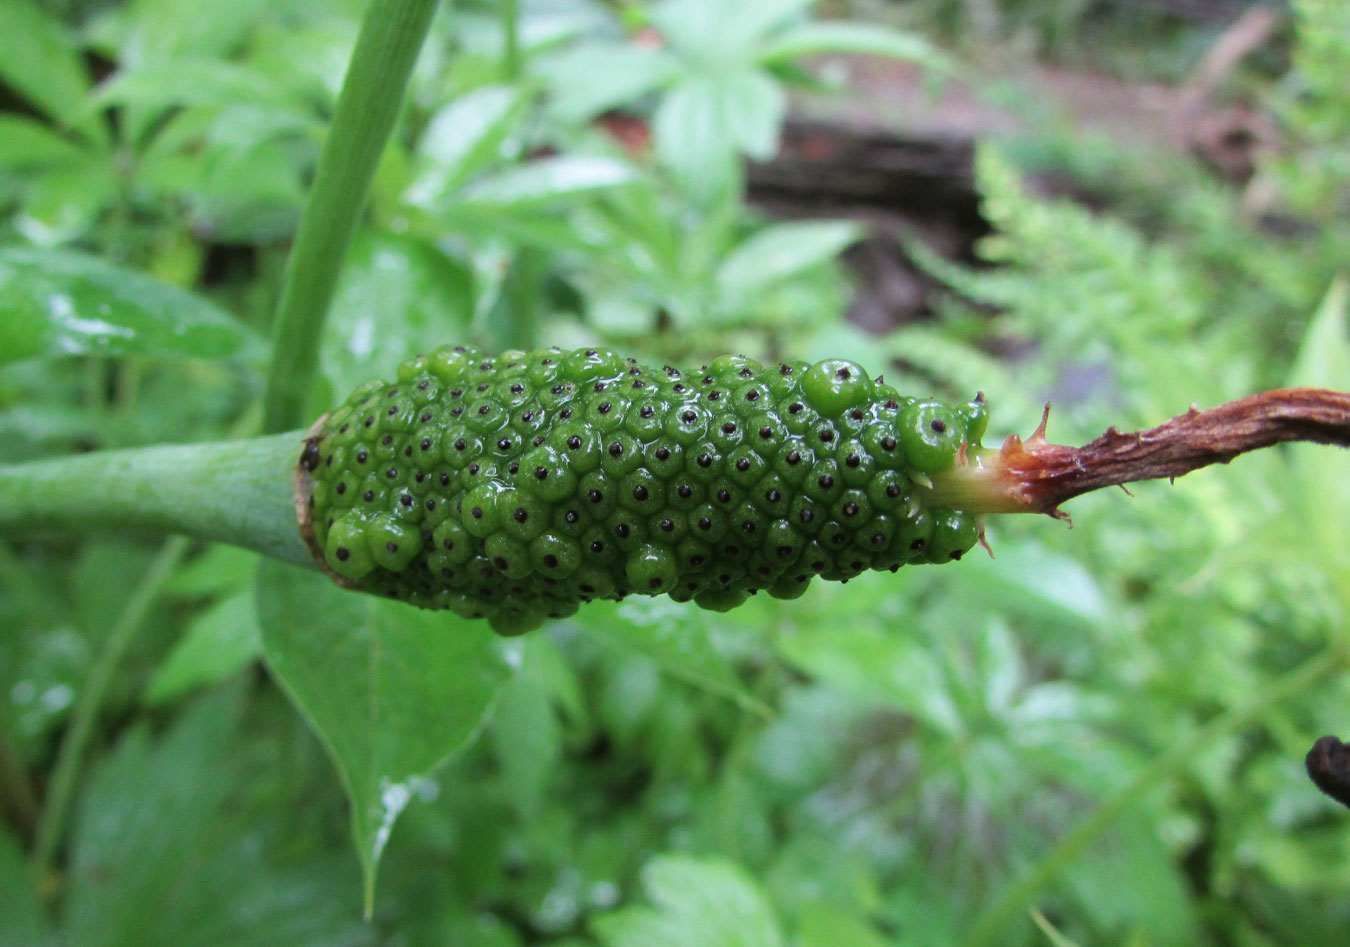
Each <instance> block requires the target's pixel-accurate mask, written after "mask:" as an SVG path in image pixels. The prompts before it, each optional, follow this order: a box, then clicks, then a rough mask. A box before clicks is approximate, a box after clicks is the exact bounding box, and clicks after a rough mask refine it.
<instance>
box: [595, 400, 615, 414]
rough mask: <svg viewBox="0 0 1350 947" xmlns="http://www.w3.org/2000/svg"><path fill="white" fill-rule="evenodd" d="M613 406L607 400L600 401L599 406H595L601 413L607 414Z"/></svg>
mask: <svg viewBox="0 0 1350 947" xmlns="http://www.w3.org/2000/svg"><path fill="white" fill-rule="evenodd" d="M612 407H614V406H613V405H612V404H610V403H609V402H608V401H605V402H601V404H600V407H598V408H596V410H597V411H599V412H600V413H601V414H609V409H610V408H612Z"/></svg>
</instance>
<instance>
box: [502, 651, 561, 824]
mask: <svg viewBox="0 0 1350 947" xmlns="http://www.w3.org/2000/svg"><path fill="white" fill-rule="evenodd" d="M521 645H522V649H521V650H522V661H521V667H520V671H519V672H518V673H517V674H516V675H515V676H514V677H513V678H512V679H511V680H510V681H509V682H507V684H506V685H505V686H504V687H503V688H502V691H501V696H500V697H499V699H498V700H497V706H496V708H495V709H494V710H493V713H492V730H491V736H492V743H493V746H494V748H495V749H496V754H497V760H498V761H499V762H500V764H501V767H502V772H503V774H504V775H505V776H506V780H505V783H506V792H507V794H508V795H509V796H510V798H511V801H512V802H513V803H514V804H515V806H516V809H517V811H519V812H520V815H521V818H523V819H526V820H528V819H530V818H532V817H534V816H535V815H536V814H537V812H538V811H539V807H540V804H541V803H542V802H543V801H544V790H545V789H547V787H548V781H549V778H550V776H552V774H553V771H554V768H555V766H556V765H557V762H558V759H559V757H560V756H561V753H562V734H561V732H560V729H559V726H558V715H557V713H556V712H555V711H554V709H553V700H552V695H551V693H550V688H549V681H548V680H547V678H546V673H547V668H546V665H545V664H544V662H543V661H542V660H541V659H540V658H539V657H537V656H536V655H539V654H540V653H541V651H542V650H543V649H546V648H551V647H552V645H551V644H550V643H549V641H548V639H547V638H545V637H543V636H542V635H536V636H532V637H530V638H527V639H526V640H524V641H522V642H521Z"/></svg>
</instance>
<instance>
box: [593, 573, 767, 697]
mask: <svg viewBox="0 0 1350 947" xmlns="http://www.w3.org/2000/svg"><path fill="white" fill-rule="evenodd" d="M710 615H711V613H709V612H705V611H703V610H702V609H698V608H691V607H689V606H687V605H681V604H679V603H676V602H672V601H670V600H669V599H666V598H659V599H657V598H649V597H635V598H631V599H629V600H628V601H626V602H623V603H621V604H619V603H613V602H592V603H591V604H590V605H588V606H586V611H584V612H582V613H581V615H580V616H579V619H578V620H580V621H581V622H582V623H583V624H584V625H585V627H586V629H587V633H588V634H591V635H594V636H595V637H596V638H597V639H598V640H600V641H602V642H604V643H605V644H606V645H609V646H610V647H613V648H617V649H619V650H621V651H626V652H629V653H636V654H640V655H642V656H643V657H645V658H647V659H649V660H651V661H652V662H654V663H655V664H656V665H657V667H659V668H660V669H661V670H662V671H664V672H665V673H667V674H669V675H670V676H671V677H674V678H676V679H677V680H681V681H684V682H685V683H686V684H692V685H693V686H695V687H699V688H702V689H703V690H706V691H708V692H710V693H713V694H719V695H721V696H723V697H728V698H730V699H731V700H733V701H735V702H736V703H737V704H739V705H740V706H741V707H743V708H745V709H746V710H750V711H752V712H754V713H757V714H759V715H760V716H762V717H766V718H768V717H771V716H772V715H773V714H772V711H771V710H769V708H768V707H767V706H765V704H764V702H763V701H761V700H759V698H757V697H755V696H754V695H753V694H751V693H750V692H749V691H748V690H746V689H745V687H744V685H743V684H742V683H741V680H740V678H738V677H737V676H736V674H735V672H734V671H733V670H732V668H731V666H730V665H729V664H728V663H727V660H726V659H725V658H724V657H722V655H721V654H719V653H718V651H717V649H716V648H715V647H714V644H713V626H712V624H711V623H712V622H714V621H716V620H717V619H715V618H712V617H710Z"/></svg>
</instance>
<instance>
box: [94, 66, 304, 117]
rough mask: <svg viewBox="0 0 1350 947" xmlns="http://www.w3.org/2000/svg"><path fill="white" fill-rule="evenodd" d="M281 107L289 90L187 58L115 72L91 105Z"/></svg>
mask: <svg viewBox="0 0 1350 947" xmlns="http://www.w3.org/2000/svg"><path fill="white" fill-rule="evenodd" d="M241 102H247V103H249V104H251V105H263V106H273V107H276V106H284V105H288V104H292V96H291V93H290V92H289V90H287V89H286V88H285V87H284V86H282V85H280V84H279V83H278V82H276V81H275V80H273V79H272V78H270V77H269V76H267V75H265V74H264V73H261V72H259V71H258V70H256V69H250V68H248V67H246V66H242V65H237V64H235V63H229V62H218V61H212V60H195V59H187V60H181V61H169V62H165V61H160V62H154V63H149V64H146V65H140V66H135V67H133V68H131V69H129V70H126V71H123V72H118V73H116V74H114V75H113V76H112V78H110V79H108V80H107V81H106V82H104V83H103V84H102V85H100V86H99V87H98V89H97V90H96V91H95V92H94V96H93V103H94V104H95V105H97V106H107V105H129V106H139V107H141V108H147V109H163V108H168V107H170V106H219V107H224V106H230V105H238V104H239V103H241Z"/></svg>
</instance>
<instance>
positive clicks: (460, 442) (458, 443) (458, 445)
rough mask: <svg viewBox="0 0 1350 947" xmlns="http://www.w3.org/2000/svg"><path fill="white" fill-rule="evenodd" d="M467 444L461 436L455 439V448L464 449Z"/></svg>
mask: <svg viewBox="0 0 1350 947" xmlns="http://www.w3.org/2000/svg"><path fill="white" fill-rule="evenodd" d="M468 446H469V443H468V441H466V440H464V438H462V437H461V438H460V439H459V440H457V441H455V450H464V449H465V448H467V447H468Z"/></svg>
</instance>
